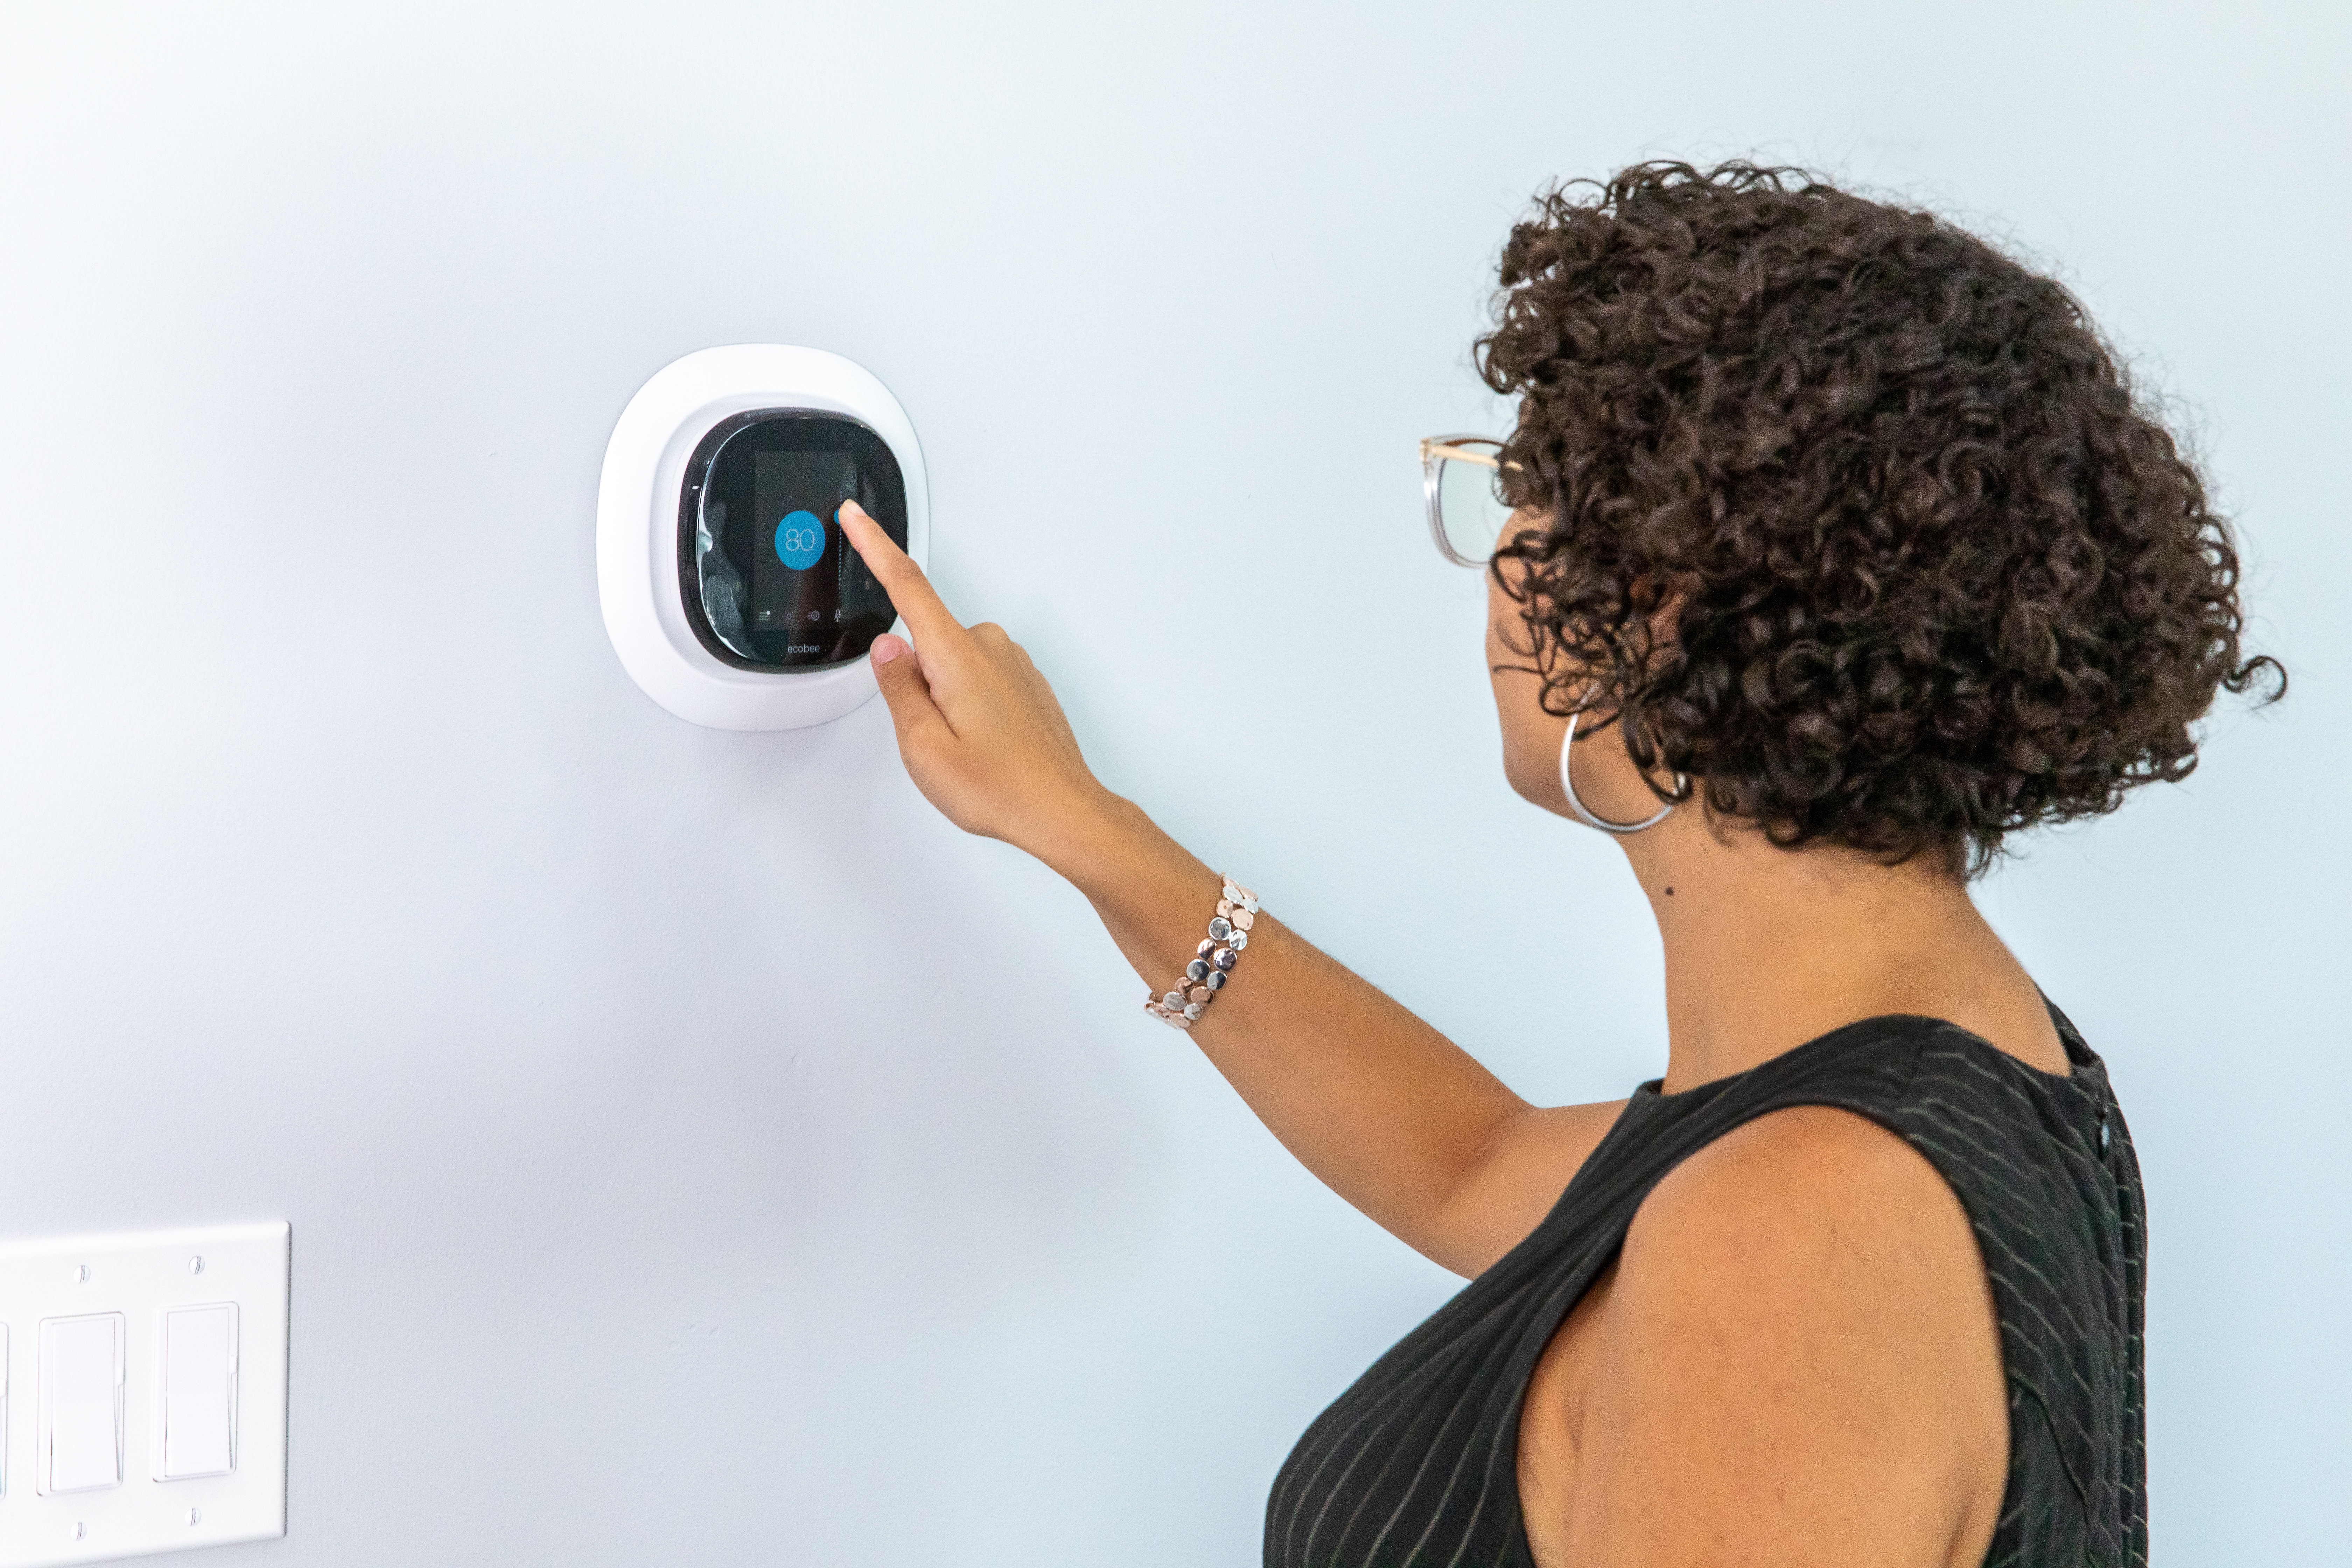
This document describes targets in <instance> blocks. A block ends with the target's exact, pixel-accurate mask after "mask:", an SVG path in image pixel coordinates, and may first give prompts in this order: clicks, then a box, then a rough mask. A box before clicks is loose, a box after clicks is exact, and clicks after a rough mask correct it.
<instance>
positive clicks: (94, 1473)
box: [36, 1312, 122, 1492]
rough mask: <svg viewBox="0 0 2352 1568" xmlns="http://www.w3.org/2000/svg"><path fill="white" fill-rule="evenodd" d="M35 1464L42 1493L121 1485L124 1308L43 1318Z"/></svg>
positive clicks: (87, 1489) (93, 1489)
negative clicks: (39, 1428) (39, 1432)
mask: <svg viewBox="0 0 2352 1568" xmlns="http://www.w3.org/2000/svg"><path fill="white" fill-rule="evenodd" d="M36 1463H37V1466H38V1467H39V1470H40V1489H41V1490H42V1491H44V1492H81V1491H95V1490H97V1489H99V1488H100V1487H111V1486H119V1485H121V1481H122V1314H121V1313H120V1312H93V1313H91V1314H90V1315H89V1316H88V1317H85V1318H49V1319H46V1320H44V1321H43V1322H42V1324H41V1434H40V1451H39V1454H38V1456H37V1460H36Z"/></svg>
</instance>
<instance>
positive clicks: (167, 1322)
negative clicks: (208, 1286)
mask: <svg viewBox="0 0 2352 1568" xmlns="http://www.w3.org/2000/svg"><path fill="white" fill-rule="evenodd" d="M161 1348H162V1351H163V1401H162V1403H163V1409H162V1412H161V1419H160V1421H159V1423H158V1425H160V1426H162V1428H163V1432H162V1440H161V1441H160V1442H158V1443H157V1444H156V1445H155V1479H157V1480H159V1481H179V1480H187V1479H191V1478H193V1477H196V1476H225V1475H226V1474H228V1473H229V1471H231V1470H233V1469H235V1468H236V1303H234V1302H223V1303H221V1304H220V1305H218V1306H213V1307H174V1308H172V1309H171V1310H168V1311H166V1312H164V1313H163V1344H162V1347H161Z"/></svg>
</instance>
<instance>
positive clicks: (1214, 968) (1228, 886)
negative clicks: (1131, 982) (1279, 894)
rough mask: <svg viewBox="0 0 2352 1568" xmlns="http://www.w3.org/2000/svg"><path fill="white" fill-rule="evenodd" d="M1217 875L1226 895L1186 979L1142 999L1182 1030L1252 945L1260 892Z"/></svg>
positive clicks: (1188, 966)
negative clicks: (1252, 933) (1243, 952)
mask: <svg viewBox="0 0 2352 1568" xmlns="http://www.w3.org/2000/svg"><path fill="white" fill-rule="evenodd" d="M1218 878H1219V879H1220V880H1221V881H1222V882H1223V884H1224V896H1223V898H1221V899H1219V900H1217V912H1216V913H1215V914H1214V915H1213V916H1212V917H1210V920H1209V940H1208V941H1206V942H1202V944H1201V945H1200V948H1199V949H1198V950H1197V952H1195V954H1194V956H1193V959H1192V963H1188V964H1186V965H1185V966H1184V974H1183V978H1181V980H1179V981H1177V982H1176V984H1174V985H1173V986H1171V987H1170V988H1169V989H1168V990H1166V991H1163V992H1161V993H1160V994H1159V995H1157V996H1147V997H1145V998H1144V999H1143V1010H1144V1011H1145V1012H1147V1013H1149V1014H1150V1015H1151V1016H1153V1017H1155V1018H1157V1019H1159V1020H1160V1022H1161V1023H1163V1024H1168V1025H1171V1026H1174V1027H1176V1028H1179V1029H1189V1028H1191V1027H1192V1022H1193V1020H1194V1019H1196V1018H1198V1017H1199V1016H1201V1015H1202V1013H1205V1012H1207V1011H1208V1009H1209V1004H1210V1003H1211V1002H1212V1001H1213V1000H1214V999H1215V997H1216V994H1217V993H1218V992H1220V991H1223V989H1224V988H1225V982H1226V981H1227V980H1229V979H1231V978H1232V977H1233V973H1234V964H1236V963H1240V962H1241V954H1242V949H1244V948H1245V947H1247V946H1248V945H1249V933H1250V927H1252V926H1254V925H1255V924H1256V923H1257V895H1256V894H1255V893H1253V892H1251V891H1250V890H1249V889H1247V888H1244V887H1243V886H1242V885H1241V884H1240V883H1239V882H1236V881H1234V879H1232V878H1231V877H1227V876H1225V875H1224V874H1223V872H1219V873H1218Z"/></svg>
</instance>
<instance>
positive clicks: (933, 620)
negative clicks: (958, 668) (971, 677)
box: [834, 500, 963, 643]
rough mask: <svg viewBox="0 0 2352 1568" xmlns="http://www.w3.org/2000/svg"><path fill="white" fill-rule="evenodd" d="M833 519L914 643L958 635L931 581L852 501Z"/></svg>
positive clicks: (960, 627)
mask: <svg viewBox="0 0 2352 1568" xmlns="http://www.w3.org/2000/svg"><path fill="white" fill-rule="evenodd" d="M834 517H835V520H836V521H839V522H840V524H841V531H842V532H843V533H844V534H845V535H847V536H848V539H849V542H850V543H851V544H852V545H854V546H856V550H857V554H858V557H859V559H861V560H863V561H864V562H865V563H866V570H867V571H868V572H871V573H873V574H874V576H875V580H876V581H877V582H879V583H880V584H882V591H883V592H884V593H886V594H887V595H890V603H891V605H892V606H893V607H895V608H896V609H897V610H898V613H899V614H900V615H902V616H906V617H907V627H908V630H909V631H912V632H913V633H914V634H915V640H916V641H917V642H918V643H920V642H923V641H926V640H930V641H933V642H934V643H936V642H937V641H939V640H942V639H945V638H948V637H959V636H961V635H962V633H963V623H962V622H961V621H959V620H957V619H956V618H955V616H952V615H950V614H949V612H948V607H947V605H946V603H945V602H944V601H942V600H941V599H940V595H939V591H938V590H937V589H935V588H933V587H932V586H931V580H930V579H929V577H926V576H924V575H923V569H922V568H921V567H919V566H918V565H916V564H915V563H914V562H913V561H912V560H910V559H908V555H907V552H905V551H903V550H901V549H899V548H898V542H897V541H895V540H893V539H892V538H891V537H890V536H889V534H887V533H886V532H884V531H883V529H882V525H881V524H880V523H878V522H877V521H874V519H873V518H872V517H871V516H869V515H868V514H867V512H866V509H865V508H864V507H862V506H859V505H858V504H857V503H856V501H854V500H845V501H843V502H842V503H841V509H840V510H838V511H836V512H835V513H834Z"/></svg>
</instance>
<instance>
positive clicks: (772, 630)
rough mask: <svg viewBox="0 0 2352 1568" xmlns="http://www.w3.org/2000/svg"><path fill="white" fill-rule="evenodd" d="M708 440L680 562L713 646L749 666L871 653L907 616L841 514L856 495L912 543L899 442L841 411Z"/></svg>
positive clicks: (787, 417)
mask: <svg viewBox="0 0 2352 1568" xmlns="http://www.w3.org/2000/svg"><path fill="white" fill-rule="evenodd" d="M703 446H704V447H705V448H706V449H707V450H706V451H705V452H698V453H697V454H696V458H697V460H696V461H695V462H694V463H691V464H689V465H688V479H687V495H686V497H685V502H686V504H685V506H684V508H683V509H682V510H681V515H680V518H679V541H678V542H679V552H678V566H679V577H680V579H681V586H683V587H684V588H685V591H686V600H687V611H688V619H689V620H691V621H694V622H696V623H697V626H696V632H697V635H698V637H701V638H702V640H703V643H704V645H705V646H706V647H711V650H712V651H713V652H714V653H719V656H720V657H721V658H727V659H728V662H730V663H732V664H737V665H740V666H743V667H745V668H811V667H815V666H823V665H828V664H840V663H843V662H845V661H846V660H849V659H853V658H861V657H863V656H864V655H865V653H866V649H867V648H869V647H872V646H873V643H874V639H875V638H876V637H879V636H881V635H882V633H884V632H885V631H887V630H888V629H889V627H890V623H891V622H892V621H893V620H894V619H896V618H897V615H896V612H895V611H894V610H893V609H892V608H891V605H890V600H889V597H888V595H886V594H884V593H883V592H882V585H881V584H879V583H877V581H876V580H875V578H874V575H873V574H872V573H870V572H868V571H866V565H865V563H864V562H863V561H861V560H859V559H858V555H857V552H856V551H855V550H853V549H851V548H850V546H849V541H848V539H847V538H846V537H845V535H844V534H843V533H842V531H841V525H840V524H839V523H838V522H837V521H835V511H836V510H838V509H839V508H840V506H841V503H842V502H843V501H845V500H856V502H857V503H858V505H860V506H862V507H864V508H865V509H866V510H867V511H868V512H870V513H872V514H873V516H874V517H875V519H876V520H877V521H879V522H880V523H881V524H882V526H883V527H884V529H885V530H886V531H888V533H889V534H890V536H891V537H892V538H893V539H895V540H897V541H898V542H899V543H900V544H901V545H902V546H903V545H904V544H905V543H906V540H907V500H906V487H905V482H904V480H903V479H901V477H900V475H899V472H898V460H897V459H896V458H893V457H892V456H891V454H890V448H889V447H888V445H887V444H886V443H885V442H884V441H883V440H882V438H881V437H878V436H877V435H875V434H874V432H873V431H871V430H868V429H867V428H866V426H863V425H860V424H857V423H856V421H854V420H849V419H845V418H842V417H839V416H832V415H811V414H776V415H754V416H743V417H741V418H739V419H737V420H734V421H730V424H729V425H727V426H720V427H719V429H718V430H714V431H712V432H711V434H710V436H709V437H705V439H704V442H703ZM698 475H699V478H698ZM730 656H731V657H730Z"/></svg>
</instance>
